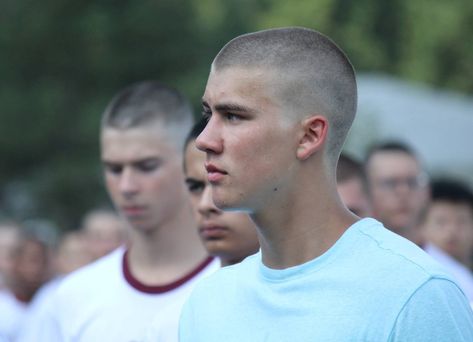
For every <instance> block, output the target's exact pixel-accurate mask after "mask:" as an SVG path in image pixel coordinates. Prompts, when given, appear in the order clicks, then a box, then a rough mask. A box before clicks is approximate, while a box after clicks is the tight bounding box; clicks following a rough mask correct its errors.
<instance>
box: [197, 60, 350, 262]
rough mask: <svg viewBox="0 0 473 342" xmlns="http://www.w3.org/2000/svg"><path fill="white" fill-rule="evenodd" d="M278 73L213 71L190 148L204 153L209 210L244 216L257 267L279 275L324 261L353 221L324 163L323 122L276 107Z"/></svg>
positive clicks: (331, 169)
mask: <svg viewBox="0 0 473 342" xmlns="http://www.w3.org/2000/svg"><path fill="white" fill-rule="evenodd" d="M276 74H277V73H273V72H271V71H270V70H268V69H257V68H241V67H229V68H225V69H223V70H219V71H216V70H214V69H212V71H211V73H210V76H209V79H208V82H207V86H206V89H205V94H204V97H203V106H204V113H205V115H206V116H208V117H209V122H208V124H207V126H206V128H205V130H204V131H203V132H202V134H201V135H200V136H199V137H198V138H197V140H196V144H197V147H198V148H199V149H200V150H203V151H205V152H206V153H207V159H206V169H207V172H208V179H209V181H210V183H211V184H212V197H213V200H214V202H215V204H216V205H217V206H218V207H220V208H223V209H240V210H244V211H246V212H248V213H250V215H251V217H252V219H253V221H255V223H256V225H257V227H258V232H259V238H260V245H261V250H262V258H263V259H262V260H263V263H264V264H265V265H266V266H268V267H271V268H275V269H284V268H287V267H291V266H295V265H299V264H302V263H304V262H306V261H309V260H311V259H314V258H315V257H317V256H320V255H321V254H323V253H324V252H325V251H327V249H329V248H330V247H331V246H332V245H333V244H334V243H335V242H336V241H337V240H338V238H340V236H341V235H342V234H343V232H344V231H345V230H346V229H347V228H348V227H349V226H350V225H351V224H352V223H354V222H355V221H356V220H357V218H356V217H355V216H354V215H352V214H351V213H350V212H349V211H348V210H346V208H345V207H344V205H343V204H342V202H341V200H340V198H339V197H338V193H337V190H336V182H335V170H334V167H333V166H330V165H331V163H330V162H329V161H328V160H327V156H326V153H325V149H326V143H327V132H328V126H329V123H328V119H327V118H326V117H325V116H324V115H321V114H318V113H312V114H311V113H298V112H297V108H289V107H288V106H289V105H287V103H286V102H284V101H281V100H279V98H278V97H277V96H276V95H275V91H274V90H273V89H274V88H275V87H277V86H278V83H277V79H276V77H275V76H276ZM299 114H304V117H302V115H301V116H300V117H298V115H299Z"/></svg>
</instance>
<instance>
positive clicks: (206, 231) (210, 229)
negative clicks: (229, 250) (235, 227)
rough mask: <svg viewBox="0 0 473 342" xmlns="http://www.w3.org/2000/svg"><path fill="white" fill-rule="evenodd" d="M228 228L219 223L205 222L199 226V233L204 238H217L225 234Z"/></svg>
mask: <svg viewBox="0 0 473 342" xmlns="http://www.w3.org/2000/svg"><path fill="white" fill-rule="evenodd" d="M226 231H227V228H225V227H224V226H221V225H217V224H204V225H202V226H200V227H199V233H200V235H201V236H202V238H204V239H216V238H222V237H224V236H225V234H226Z"/></svg>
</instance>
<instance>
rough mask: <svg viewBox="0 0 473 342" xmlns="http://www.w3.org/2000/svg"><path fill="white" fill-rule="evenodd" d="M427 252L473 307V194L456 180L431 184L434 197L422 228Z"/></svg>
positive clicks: (424, 217)
mask: <svg viewBox="0 0 473 342" xmlns="http://www.w3.org/2000/svg"><path fill="white" fill-rule="evenodd" d="M421 228H422V232H423V234H424V238H425V240H426V242H427V243H426V246H425V250H426V252H427V253H429V254H430V255H431V256H432V257H433V258H434V259H436V260H437V261H439V262H440V263H441V264H442V265H444V266H445V268H446V269H447V270H448V271H449V272H451V273H452V275H453V276H454V277H455V278H456V279H457V280H458V282H459V283H460V286H461V287H462V288H463V290H464V291H465V294H466V295H467V296H468V298H469V300H470V302H472V303H473V274H472V273H471V271H470V270H469V267H471V257H472V253H473V193H472V191H471V190H470V189H469V188H468V186H467V185H466V184H463V183H462V182H461V181H458V180H453V179H439V180H436V181H434V182H432V196H431V201H430V203H429V205H428V206H427V208H426V210H425V213H424V215H423V220H422V224H421Z"/></svg>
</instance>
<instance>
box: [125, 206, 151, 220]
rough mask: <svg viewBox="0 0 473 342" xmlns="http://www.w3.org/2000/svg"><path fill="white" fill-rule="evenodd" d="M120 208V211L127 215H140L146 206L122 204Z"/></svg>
mask: <svg viewBox="0 0 473 342" xmlns="http://www.w3.org/2000/svg"><path fill="white" fill-rule="evenodd" d="M121 209H122V212H123V213H124V214H125V215H126V216H128V217H134V216H141V215H143V214H144V212H145V210H146V208H145V207H143V206H124V207H122V208H121Z"/></svg>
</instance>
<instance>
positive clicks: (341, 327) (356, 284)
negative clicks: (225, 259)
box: [179, 219, 473, 342]
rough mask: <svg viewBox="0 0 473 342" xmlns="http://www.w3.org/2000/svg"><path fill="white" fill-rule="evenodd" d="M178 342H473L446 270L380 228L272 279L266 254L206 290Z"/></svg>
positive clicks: (361, 231)
mask: <svg viewBox="0 0 473 342" xmlns="http://www.w3.org/2000/svg"><path fill="white" fill-rule="evenodd" d="M179 334H180V342H199V341H201V342H214V341H215V342H217V341H218V342H222V341H225V342H232V341H238V342H242V341H244V342H252V341H271V342H272V341H275V342H276V341H277V342H279V341H287V342H298V341H301V342H309V341H323V342H328V341H373V342H382V341H415V342H419V341H469V342H471V341H473V312H472V310H471V308H470V306H469V304H468V302H467V299H466V297H465V295H464V294H463V293H462V292H461V290H460V289H459V287H458V286H457V284H456V283H455V282H454V281H453V280H452V279H451V278H450V277H449V276H448V275H447V274H446V273H445V272H444V271H443V269H442V268H441V266H440V265H438V264H437V263H436V262H435V261H433V260H432V259H431V258H430V257H429V256H428V255H427V254H426V253H424V252H423V251H422V250H421V249H420V248H418V247H417V246H416V245H415V244H413V243H411V242H410V241H408V240H406V239H404V238H402V237H400V236H398V235H396V234H394V233H392V232H391V231H389V230H387V229H385V228H384V227H383V226H382V225H381V223H379V222H378V221H376V220H374V219H363V220H360V221H358V222H357V223H355V224H354V225H352V226H351V227H350V228H349V229H348V230H347V231H346V232H345V233H344V234H343V235H342V237H341V238H340V239H339V240H338V241H337V242H336V243H335V244H334V245H333V246H332V247H331V248H330V249H329V250H328V251H327V252H325V253H324V254H323V255H321V256H320V257H317V258H316V259H313V260H311V261H309V262H307V263H304V264H302V265H298V266H295V267H290V268H287V269H284V270H274V269H270V268H268V267H266V266H264V265H263V263H262V262H261V254H260V253H258V254H256V255H254V256H251V257H248V258H247V259H245V260H244V261H243V262H242V263H240V264H237V265H234V266H229V267H224V268H223V269H221V270H219V271H218V272H217V273H215V274H214V275H213V276H211V277H209V278H207V279H205V280H204V281H202V282H201V283H200V284H199V285H198V286H197V288H196V289H195V290H194V292H193V294H192V295H191V297H190V299H189V300H188V302H187V303H186V305H185V307H184V310H183V313H182V315H181V321H180V331H179Z"/></svg>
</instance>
